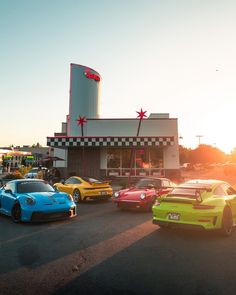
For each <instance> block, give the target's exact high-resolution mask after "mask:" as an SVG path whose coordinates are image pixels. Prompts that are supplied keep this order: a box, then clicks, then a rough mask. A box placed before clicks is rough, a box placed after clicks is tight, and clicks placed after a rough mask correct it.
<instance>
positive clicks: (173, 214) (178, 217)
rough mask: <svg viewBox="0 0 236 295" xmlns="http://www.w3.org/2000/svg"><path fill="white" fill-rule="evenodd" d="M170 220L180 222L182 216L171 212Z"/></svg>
mask: <svg viewBox="0 0 236 295" xmlns="http://www.w3.org/2000/svg"><path fill="white" fill-rule="evenodd" d="M168 219H169V220H177V221H178V220H180V214H179V213H174V212H171V213H169V214H168Z"/></svg>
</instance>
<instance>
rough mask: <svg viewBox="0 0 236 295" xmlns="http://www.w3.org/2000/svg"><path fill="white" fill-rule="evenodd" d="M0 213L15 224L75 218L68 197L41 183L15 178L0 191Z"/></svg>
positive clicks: (44, 182) (74, 210)
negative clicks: (10, 218)
mask: <svg viewBox="0 0 236 295" xmlns="http://www.w3.org/2000/svg"><path fill="white" fill-rule="evenodd" d="M0 213H2V214H5V215H8V216H11V217H12V220H13V221H14V222H21V221H24V222H40V221H51V220H59V219H66V218H72V217H75V216H76V215H77V207H76V204H75V203H74V201H73V198H72V196H71V195H69V194H67V193H62V192H58V191H56V190H55V189H54V188H53V187H52V186H51V185H50V184H49V183H47V182H46V181H44V180H40V179H16V180H11V181H9V182H7V183H6V184H5V185H4V186H3V187H2V188H1V189H0Z"/></svg>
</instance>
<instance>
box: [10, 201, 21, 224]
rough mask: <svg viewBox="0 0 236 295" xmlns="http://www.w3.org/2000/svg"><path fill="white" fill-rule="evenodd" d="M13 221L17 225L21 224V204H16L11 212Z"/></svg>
mask: <svg viewBox="0 0 236 295" xmlns="http://www.w3.org/2000/svg"><path fill="white" fill-rule="evenodd" d="M11 216H12V220H13V221H14V222H16V223H18V222H21V206H20V204H19V203H16V204H15V205H14V206H13V208H12V212H11Z"/></svg>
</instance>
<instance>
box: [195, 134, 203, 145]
mask: <svg viewBox="0 0 236 295" xmlns="http://www.w3.org/2000/svg"><path fill="white" fill-rule="evenodd" d="M196 137H198V145H200V144H201V137H203V135H196Z"/></svg>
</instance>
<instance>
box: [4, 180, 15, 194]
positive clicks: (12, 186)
mask: <svg viewBox="0 0 236 295" xmlns="http://www.w3.org/2000/svg"><path fill="white" fill-rule="evenodd" d="M6 189H10V190H11V191H12V192H14V191H15V184H14V183H12V182H8V183H7V184H6V185H5V190H6Z"/></svg>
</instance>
